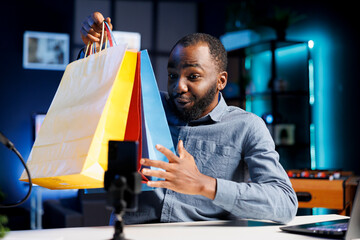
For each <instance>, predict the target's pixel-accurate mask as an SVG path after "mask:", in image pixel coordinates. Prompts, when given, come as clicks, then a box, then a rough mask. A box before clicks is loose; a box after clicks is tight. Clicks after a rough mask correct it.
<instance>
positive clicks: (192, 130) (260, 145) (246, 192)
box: [124, 93, 298, 224]
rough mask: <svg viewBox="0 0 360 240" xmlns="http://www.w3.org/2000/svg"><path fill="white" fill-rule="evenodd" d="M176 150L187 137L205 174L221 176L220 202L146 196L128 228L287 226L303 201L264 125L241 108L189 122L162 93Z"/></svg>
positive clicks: (222, 106)
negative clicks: (236, 223) (212, 223)
mask: <svg viewBox="0 0 360 240" xmlns="http://www.w3.org/2000/svg"><path fill="white" fill-rule="evenodd" d="M162 100H163V104H164V108H165V112H166V115H167V120H168V123H169V127H170V131H171V135H172V138H173V142H174V146H177V142H178V141H179V140H180V139H181V140H183V141H184V147H185V149H186V150H187V151H188V152H189V153H190V154H191V155H192V156H193V157H194V159H195V161H196V164H197V167H198V169H199V171H200V172H201V173H203V174H205V175H208V176H211V177H213V178H216V180H217V189H216V196H215V199H214V200H211V199H208V198H206V197H203V196H200V195H186V194H181V193H177V192H174V191H172V190H168V189H156V190H154V191H149V192H143V193H141V194H140V196H139V209H138V211H137V212H134V213H126V215H125V216H124V219H125V223H126V224H136V223H147V222H179V221H201V220H220V219H221V220H222V219H236V218H251V219H266V220H273V221H276V222H282V223H286V222H288V221H290V220H291V219H292V218H293V217H294V216H295V214H296V211H297V204H298V202H297V197H296V195H295V192H294V190H293V189H292V187H291V183H290V180H289V178H288V176H287V174H286V172H285V171H284V169H283V167H282V166H281V165H280V163H279V155H278V153H277V152H276V151H275V146H274V142H273V139H272V137H271V135H270V133H269V131H268V129H267V128H266V126H265V124H264V121H263V120H262V119H261V118H259V117H257V116H256V115H254V114H252V113H249V112H246V111H244V110H242V109H240V108H238V107H233V106H227V104H226V103H225V100H224V99H223V97H222V96H221V95H220V100H219V103H218V105H217V106H216V107H215V108H214V109H213V110H212V112H210V113H209V114H208V115H206V116H204V117H202V118H201V119H198V120H195V121H192V122H189V123H186V122H182V121H181V120H180V119H179V118H178V117H177V116H176V114H175V112H174V110H173V108H172V105H171V104H170V103H169V101H168V96H167V94H165V93H162Z"/></svg>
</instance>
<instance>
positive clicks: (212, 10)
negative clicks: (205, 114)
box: [0, 0, 360, 229]
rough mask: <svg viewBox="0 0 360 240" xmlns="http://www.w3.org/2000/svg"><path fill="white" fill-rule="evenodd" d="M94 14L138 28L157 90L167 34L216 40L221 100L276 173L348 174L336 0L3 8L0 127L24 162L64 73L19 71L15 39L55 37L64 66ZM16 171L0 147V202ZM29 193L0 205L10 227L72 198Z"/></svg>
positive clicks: (20, 187)
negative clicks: (239, 117)
mask: <svg viewBox="0 0 360 240" xmlns="http://www.w3.org/2000/svg"><path fill="white" fill-rule="evenodd" d="M94 11H100V12H101V13H103V15H104V16H109V17H111V18H112V24H113V26H114V30H118V31H128V32H136V33H140V36H141V49H148V50H149V54H150V57H151V60H152V64H153V67H154V71H155V74H156V77H157V81H158V85H159V88H160V90H166V84H167V71H166V66H167V58H168V53H169V50H170V49H171V47H172V46H173V45H174V44H175V43H176V41H177V40H178V39H179V38H181V37H182V36H184V35H186V34H188V33H193V32H205V33H209V34H212V35H214V36H216V37H219V38H220V39H221V40H222V41H223V43H224V45H225V47H226V49H227V50H228V52H229V69H228V71H229V74H230V75H229V84H228V86H227V88H226V89H225V90H224V92H223V94H224V96H225V98H226V99H227V100H228V102H229V104H233V105H237V106H240V107H242V108H244V109H246V110H248V111H252V112H254V113H255V114H257V115H259V116H260V117H263V119H264V120H265V121H266V123H267V125H268V127H269V130H270V131H271V133H272V135H273V137H274V140H275V142H276V145H277V150H278V151H279V153H280V162H281V163H282V164H283V166H284V168H285V169H286V170H291V169H313V170H315V169H317V170H342V171H352V172H353V173H354V174H355V175H359V174H360V161H359V157H358V155H357V154H358V149H359V147H358V144H359V143H360V141H359V136H360V131H359V124H358V122H359V114H358V112H359V110H358V109H359V103H360V101H359V100H360V94H359V93H358V91H359V81H360V79H359V68H360V67H359V53H360V51H359V50H360V47H359V42H360V41H359V35H360V34H359V33H360V32H359V19H358V17H357V16H358V15H359V13H358V9H357V7H356V6H355V2H353V1H347V0H345V1H341V2H339V1H321V0H311V1H310V0H293V1H285V0H274V1H265V0H242V1H241V0H238V1H226V0H223V1H202V0H198V1H190V0H182V1H162V0H141V1H136V0H134V1H122V0H74V1H69V0H64V1H45V0H32V1H20V0H13V1H4V2H3V4H2V16H1V19H2V21H3V24H2V28H3V29H4V28H5V29H4V30H3V31H2V32H3V36H2V37H1V38H0V39H1V50H2V51H1V55H2V56H1V58H0V69H1V72H0V73H1V75H0V131H1V132H2V133H3V134H4V135H5V136H7V137H8V138H9V139H10V140H11V141H12V142H13V143H14V144H15V146H16V148H17V149H18V150H19V152H20V153H21V154H22V155H23V157H24V158H25V159H27V158H28V156H29V153H30V151H31V147H32V145H33V143H34V138H35V122H34V116H35V115H36V114H41V113H42V114H44V113H46V112H47V110H48V108H49V106H50V104H51V101H52V99H53V97H54V94H55V92H56V90H57V87H58V85H59V83H60V81H61V78H62V75H63V72H64V69H55V70H54V69H48V68H46V67H42V66H40V67H39V68H36V69H34V68H26V67H25V66H24V64H23V60H24V41H25V40H24V35H25V32H26V31H32V32H45V33H61V34H65V35H66V36H68V39H69V40H68V43H69V44H68V48H64V49H65V50H63V53H64V52H65V53H66V54H67V55H68V59H69V61H70V62H72V61H75V60H76V58H77V55H78V53H79V51H80V49H81V48H83V44H82V41H81V38H80V27H81V22H82V21H83V19H85V18H86V17H87V16H88V15H89V14H91V13H92V12H94ZM39 44H40V43H39ZM54 49H55V48H54ZM61 59H63V58H61ZM65 65H66V63H65ZM22 172H23V166H22V165H21V162H20V161H19V160H18V159H17V157H16V155H15V154H14V153H12V152H11V151H9V150H8V149H6V148H5V147H4V146H0V190H1V192H2V193H3V194H4V199H3V201H4V202H6V203H10V202H14V201H18V200H19V199H21V198H22V197H23V196H24V195H25V194H26V192H27V188H28V186H27V185H26V184H25V183H22V182H20V181H18V179H19V177H20V175H21V173H22ZM39 189H40V188H39V187H38V188H35V190H34V191H33V193H32V195H31V198H30V199H29V200H28V201H27V202H26V203H24V204H23V205H22V206H20V207H18V208H16V209H6V210H4V209H0V214H5V215H7V216H8V218H9V220H10V227H11V228H12V229H29V228H41V227H43V226H42V225H43V222H41V217H42V216H43V215H45V214H46V212H45V211H44V208H43V206H42V204H43V202H46V201H48V200H59V199H67V198H71V197H75V198H78V196H79V193H78V191H73V190H71V191H64V190H62V191H51V190H46V189H41V190H39ZM81 221H83V222H84V221H85V220H84V219H82V220H81ZM90 224H98V223H90ZM100 225H101V224H100ZM54 226H55V225H54Z"/></svg>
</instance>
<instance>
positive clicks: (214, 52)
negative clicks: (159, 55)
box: [170, 33, 227, 72]
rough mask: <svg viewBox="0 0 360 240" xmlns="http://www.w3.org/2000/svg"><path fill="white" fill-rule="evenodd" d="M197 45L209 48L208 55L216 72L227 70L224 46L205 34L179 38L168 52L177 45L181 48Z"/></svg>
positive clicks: (193, 34)
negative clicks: (200, 44) (203, 44)
mask: <svg viewBox="0 0 360 240" xmlns="http://www.w3.org/2000/svg"><path fill="white" fill-rule="evenodd" d="M198 43H206V44H207V45H208V47H209V51H210V55H211V57H212V58H213V60H214V61H215V64H216V65H217V67H218V70H219V71H220V72H221V71H226V69H227V52H226V50H225V48H224V45H223V44H222V43H221V42H220V40H219V39H218V38H216V37H213V36H211V35H209V34H206V33H192V34H189V35H186V36H185V37H183V38H181V39H180V40H179V41H177V43H176V44H175V45H174V47H173V48H172V49H171V51H170V52H172V51H173V50H174V48H175V47H176V46H177V45H181V46H183V47H189V46H194V45H196V44H198Z"/></svg>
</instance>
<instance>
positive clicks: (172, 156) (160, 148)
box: [155, 144, 178, 162]
mask: <svg viewBox="0 0 360 240" xmlns="http://www.w3.org/2000/svg"><path fill="white" fill-rule="evenodd" d="M155 147H156V149H157V150H158V151H159V152H161V153H162V154H164V155H165V157H166V158H167V159H168V160H169V162H178V157H177V156H176V155H175V154H174V153H173V152H172V151H171V150H170V149H167V148H166V147H164V146H161V145H160V144H156V146H155Z"/></svg>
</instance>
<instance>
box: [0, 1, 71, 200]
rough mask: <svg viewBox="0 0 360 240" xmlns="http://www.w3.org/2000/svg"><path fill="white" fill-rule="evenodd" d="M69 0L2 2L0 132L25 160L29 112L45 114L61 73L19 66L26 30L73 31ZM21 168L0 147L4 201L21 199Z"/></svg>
mask: <svg viewBox="0 0 360 240" xmlns="http://www.w3.org/2000/svg"><path fill="white" fill-rule="evenodd" d="M72 17H73V1H70V0H66V1H46V0H32V1H20V0H15V1H7V3H6V4H3V6H2V13H1V19H2V22H3V23H2V28H3V29H4V28H5V29H4V30H3V31H2V34H3V35H2V36H1V52H2V53H1V57H0V68H1V75H0V131H1V132H2V133H4V135H5V136H7V137H8V138H9V139H10V140H11V141H12V142H13V143H14V144H15V146H16V148H17V149H18V150H19V152H20V153H21V154H22V155H23V157H24V158H25V159H27V157H28V155H29V153H30V150H31V147H32V141H33V133H32V121H31V115H32V113H34V112H46V111H47V109H48V108H49V106H50V103H51V101H52V98H53V96H54V94H55V92H56V89H57V87H58V84H59V82H60V80H61V77H62V74H63V71H52V70H30V69H23V67H22V51H23V33H24V31H26V30H31V31H44V32H58V33H69V34H71V33H72ZM22 171H23V167H22V165H21V163H20V161H19V160H18V159H17V157H16V155H15V154H14V153H12V152H10V151H9V150H8V149H6V148H5V147H4V146H0V189H1V190H2V191H3V192H4V193H5V195H6V196H7V198H6V200H10V201H16V200H20V199H21V198H22V197H23V196H24V194H25V193H26V191H27V189H26V187H22V186H23V184H22V183H20V182H19V181H18V180H17V179H18V178H19V177H20V175H21V173H22Z"/></svg>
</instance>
